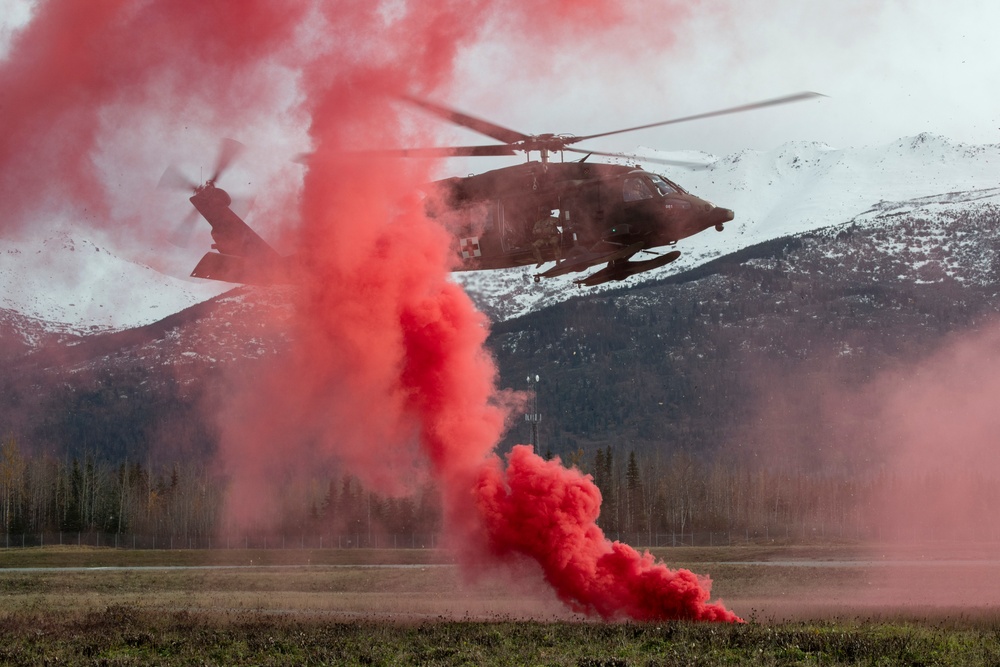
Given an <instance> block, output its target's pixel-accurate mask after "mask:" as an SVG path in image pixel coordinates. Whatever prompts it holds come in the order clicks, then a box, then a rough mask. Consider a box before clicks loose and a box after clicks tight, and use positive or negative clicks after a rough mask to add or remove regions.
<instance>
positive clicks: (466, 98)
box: [454, 0, 1000, 154]
mask: <svg viewBox="0 0 1000 667" xmlns="http://www.w3.org/2000/svg"><path fill="white" fill-rule="evenodd" d="M653 2H654V3H655V0H653ZM627 4H629V5H630V6H634V7H638V8H639V9H633V10H632V12H633V15H634V16H636V17H641V16H642V14H643V10H642V9H641V7H643V6H645V7H649V6H650V3H627ZM690 4H691V6H690V7H687V8H686V10H685V12H686V14H685V13H682V12H678V13H677V16H678V18H677V20H676V21H675V22H674V23H673V24H672V25H671V26H670V31H671V32H672V34H673V37H674V41H673V43H670V41H669V34H665V33H664V31H663V27H662V25H661V24H662V23H663V22H662V20H659V19H657V21H656V22H657V24H658V25H656V26H650V25H644V24H643V22H642V20H641V18H636V19H634V25H635V27H634V32H632V33H631V34H622V33H618V34H617V35H616V36H615V39H613V40H611V41H608V42H605V43H603V44H600V45H598V46H596V47H595V45H594V44H593V43H591V42H588V41H586V40H582V41H581V46H580V48H579V50H578V51H575V52H565V51H564V52H560V53H552V54H550V55H551V60H552V61H553V62H556V63H558V64H557V65H555V66H552V67H551V68H548V69H547V68H541V69H542V70H543V74H542V75H539V76H532V75H531V72H532V71H533V70H534V69H535V68H532V67H531V66H530V63H529V64H526V63H525V62H523V61H522V60H521V59H519V57H518V55H517V54H518V52H519V49H518V46H517V45H513V44H501V45H497V44H489V43H486V44H482V45H480V46H479V47H478V48H477V49H476V52H475V53H474V54H472V57H471V58H469V59H468V60H467V61H466V62H467V63H468V66H467V67H466V69H465V71H464V73H463V75H462V82H463V83H464V88H463V87H459V89H458V90H457V91H456V94H455V97H456V99H455V100H454V104H455V105H461V108H463V109H464V110H466V111H468V112H470V113H474V114H475V113H482V114H484V115H487V116H488V117H490V118H491V119H493V120H495V121H496V122H498V123H500V124H505V125H508V126H510V127H514V128H515V129H518V130H521V131H524V132H529V133H536V132H559V133H562V132H565V133H572V134H577V135H582V134H591V133H596V132H600V131H605V130H610V129H615V128H617V127H629V126H634V125H640V124H644V123H647V122H652V121H657V120H661V119H669V118H674V117H678V116H685V115H689V114H692V113H698V112H702V111H709V110H714V109H720V108H726V107H731V106H736V105H739V104H743V103H746V102H751V101H756V100H763V99H769V98H774V97H779V96H783V95H786V94H790V93H796V92H799V91H804V90H812V91H817V92H820V93H823V94H825V95H828V96H829V97H828V98H827V99H822V100H818V101H808V102H802V103H797V104H792V105H789V106H787V107H784V108H781V109H765V110H760V111H754V112H750V113H746V114H743V115H742V116H739V117H722V118H718V119H712V120H704V121H697V122H693V123H688V124H682V125H677V126H673V127H668V128H662V129H656V130H648V131H643V132H637V133H635V134H630V135H620V136H616V137H611V138H608V139H604V140H601V141H599V142H595V143H594V144H591V145H594V146H595V147H599V148H600V147H603V148H611V149H624V150H628V149H632V148H634V147H635V146H637V145H639V144H642V145H647V146H651V147H654V148H658V149H664V150H667V149H674V148H677V149H700V150H705V151H708V152H711V153H716V154H726V153H730V152H734V151H737V150H740V149H743V148H756V149H765V150H766V149H770V148H773V147H775V146H777V145H779V144H781V143H784V142H786V141H790V140H809V141H822V142H826V143H829V144H831V145H833V146H835V147H838V148H847V147H851V146H859V145H868V144H879V143H886V142H890V141H893V140H895V139H897V138H899V137H902V136H909V135H914V134H918V133H920V132H933V133H938V134H942V135H946V136H948V137H950V138H952V139H954V140H956V141H962V142H967V143H998V142H1000V93H998V82H1000V47H998V46H997V30H998V29H1000V3H996V2H992V1H990V0H955V1H953V2H944V1H942V0H890V1H875V0H840V1H837V2H832V1H819V0H716V1H713V2H701V3H690ZM634 42H638V43H639V44H641V45H642V46H643V49H642V51H641V52H640V54H639V55H636V52H635V50H634V46H633V43H634ZM619 47H621V48H619ZM630 47H631V48H630ZM505 51H506V52H507V55H506V57H505V54H504V52H505ZM482 62H489V63H491V66H489V67H484V66H483V65H482ZM484 70H488V71H489V73H488V74H484ZM497 89H501V90H503V91H505V94H504V98H505V99H506V100H507V104H497V101H496V99H495V97H494V96H495V91H496V90H497Z"/></svg>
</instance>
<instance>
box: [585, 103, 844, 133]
mask: <svg viewBox="0 0 1000 667" xmlns="http://www.w3.org/2000/svg"><path fill="white" fill-rule="evenodd" d="M816 97H826V95H823V94H822V93H813V92H810V91H806V92H802V93H796V94H794V95H786V96H784V97H776V98H774V99H772V100H763V101H761V102H752V103H750V104H742V105H740V106H738V107H730V108H728V109H720V110H719V111H709V112H708V113H699V114H695V115H693V116H684V117H683V118H674V119H672V120H664V121H660V122H659V123H649V124H648V125H637V126H636V127H629V128H625V129H624V130H612V131H611V132H601V133H599V134H589V135H587V136H585V137H573V139H572V142H573V143H576V142H578V141H583V140H585V139H596V138H597V137H607V136H610V135H612V134H622V133H623V132H635V131H636V130H645V129H647V128H651V127H660V126H662V125H672V124H674V123H685V122H687V121H689V120H699V119H701V118H713V117H715V116H725V115H726V114H732V113H741V112H743V111H752V110H753V109H763V108H764V107H773V106H778V105H779V104H790V103H792V102H802V101H804V100H811V99H814V98H816Z"/></svg>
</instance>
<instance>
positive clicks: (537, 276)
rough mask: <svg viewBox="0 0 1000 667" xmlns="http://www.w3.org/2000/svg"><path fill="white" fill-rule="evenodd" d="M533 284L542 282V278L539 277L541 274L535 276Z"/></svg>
mask: <svg viewBox="0 0 1000 667" xmlns="http://www.w3.org/2000/svg"><path fill="white" fill-rule="evenodd" d="M535 282H536V283H540V282H542V276H541V274H538V273H536V274H535Z"/></svg>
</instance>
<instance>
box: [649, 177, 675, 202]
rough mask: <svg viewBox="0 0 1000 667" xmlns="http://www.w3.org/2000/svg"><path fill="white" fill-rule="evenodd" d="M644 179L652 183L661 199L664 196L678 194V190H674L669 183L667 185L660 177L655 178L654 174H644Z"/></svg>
mask: <svg viewBox="0 0 1000 667" xmlns="http://www.w3.org/2000/svg"><path fill="white" fill-rule="evenodd" d="M646 178H648V179H649V180H650V181H652V182H653V186H654V187H655V188H656V191H657V192H659V193H660V196H661V197H663V196H665V195H675V194H678V188H675V187H674V186H673V185H671V184H670V183H667V182H666V181H665V180H664V179H663V178H662V177H660V176H657V175H656V174H646Z"/></svg>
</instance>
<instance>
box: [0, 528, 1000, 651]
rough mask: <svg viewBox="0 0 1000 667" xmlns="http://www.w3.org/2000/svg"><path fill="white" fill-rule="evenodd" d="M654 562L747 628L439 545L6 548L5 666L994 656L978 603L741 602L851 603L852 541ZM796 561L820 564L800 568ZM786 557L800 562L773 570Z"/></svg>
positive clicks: (995, 629) (854, 577) (1, 618)
mask: <svg viewBox="0 0 1000 667" xmlns="http://www.w3.org/2000/svg"><path fill="white" fill-rule="evenodd" d="M657 555H658V556H660V557H662V558H664V559H666V560H668V561H670V562H671V563H672V564H677V565H682V564H683V565H690V566H692V567H694V568H696V569H699V570H702V571H704V570H707V571H709V572H710V573H711V575H712V577H713V579H714V580H715V591H716V592H717V593H720V594H722V595H724V596H725V597H726V598H727V601H728V602H730V603H733V605H734V608H736V609H738V610H739V611H740V613H742V614H744V616H746V618H747V623H745V624H742V625H721V624H692V623H680V622H669V623H631V622H613V623H605V622H597V621H594V620H593V619H585V618H583V617H580V616H577V615H574V614H572V613H570V612H569V611H567V610H566V609H565V607H563V606H562V605H560V604H559V603H558V601H556V600H555V599H554V598H553V597H552V596H551V595H549V596H546V595H545V594H544V593H539V591H540V589H541V588H542V587H540V586H538V585H537V582H536V581H534V580H533V578H532V577H533V575H531V574H530V573H525V572H504V573H498V574H496V575H491V577H490V578H489V579H481V580H479V581H473V582H469V581H465V580H463V578H462V577H460V576H459V574H458V571H457V569H456V568H454V567H453V566H451V565H450V564H449V561H450V557H449V555H448V554H447V553H446V552H443V551H436V550H413V551H404V550H386V551H379V550H363V549H360V550H359V549H354V550H325V551H316V550H286V551H282V550H269V551H264V550H249V551H246V550H225V551H224V550H219V551H209V550H195V551H187V550H175V551H173V552H169V551H141V550H140V551H132V550H128V551H126V550H113V549H77V548H61V549H60V548H45V549H17V550H4V551H0V664H10V665H35V664H62V665H84V664H87V665H89V664H110V665H148V664H161V665H175V664H176V665H180V664H219V665H222V664H225V665H245V664H254V665H277V664H303V665H331V664H359V665H407V664H413V665H417V664H419V665H460V664H470V665H471V664H475V665H510V664H545V665H576V666H597V665H690V664H699V665H735V664H748V663H750V662H751V661H752V662H753V663H754V664H757V665H791V664H805V665H810V664H815V665H819V664H822V665H853V664H871V665H876V664H883V665H895V664H907V665H917V664H919V665H952V664H963V665H988V664H997V662H998V661H1000V616H998V615H997V613H996V612H995V610H991V609H989V608H979V609H973V608H968V609H965V610H963V611H955V610H948V609H941V610H939V611H937V612H935V611H929V610H926V609H914V608H910V609H900V610H896V611H894V610H889V609H887V608H884V607H883V608H881V610H880V611H877V612H874V613H873V612H872V609H871V608H870V607H869V608H867V609H865V608H863V607H862V606H856V607H853V608H852V607H850V606H849V605H847V604H844V603H842V602H841V603H837V604H836V605H834V606H830V607H828V608H827V610H826V611H825V612H824V613H821V614H818V615H809V614H808V613H807V614H801V613H799V614H798V615H795V614H788V613H783V612H782V610H785V611H788V610H789V609H792V607H789V606H781V605H776V604H774V603H773V602H771V603H767V602H766V601H765V603H764V604H762V605H758V606H757V609H754V608H753V607H751V606H750V605H754V604H756V603H755V602H754V600H757V599H760V596H761V595H762V594H765V593H769V594H771V595H775V594H777V593H780V594H782V595H787V596H789V597H793V598H795V599H798V600H802V601H815V600H816V598H817V597H819V596H821V595H826V594H829V595H830V597H831V599H841V600H842V599H844V598H846V597H847V596H845V595H844V593H846V592H849V591H850V590H852V588H851V587H852V586H856V585H857V581H858V573H859V572H861V571H863V570H864V566H863V563H864V561H853V562H855V563H856V564H854V565H852V564H851V563H852V559H854V558H858V557H860V556H861V555H862V554H861V552H860V551H859V550H858V549H857V548H856V547H823V546H813V547H792V548H775V547H767V548H764V547H748V548H714V549H693V548H690V547H688V548H678V549H666V550H660V551H658V553H657ZM805 559H809V560H814V561H815V562H816V563H817V565H820V564H822V563H827V565H826V566H823V567H819V566H817V567H803V566H802V565H801V562H802V560H805ZM792 560H794V561H796V562H797V563H798V564H797V565H795V566H788V567H784V566H780V565H776V564H775V561H792ZM831 561H835V562H838V563H840V562H843V563H844V565H842V566H841V565H838V566H836V567H830V566H829V565H828V564H829V563H830V562H831ZM764 563H770V564H769V565H764ZM68 568H69V569H68ZM94 568H97V569H94ZM821 591H822V592H823V593H822V594H821V593H820V592H821Z"/></svg>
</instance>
